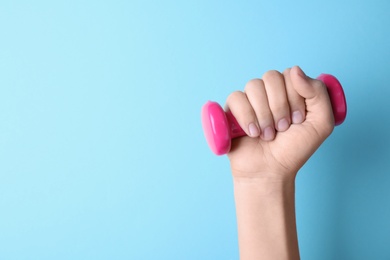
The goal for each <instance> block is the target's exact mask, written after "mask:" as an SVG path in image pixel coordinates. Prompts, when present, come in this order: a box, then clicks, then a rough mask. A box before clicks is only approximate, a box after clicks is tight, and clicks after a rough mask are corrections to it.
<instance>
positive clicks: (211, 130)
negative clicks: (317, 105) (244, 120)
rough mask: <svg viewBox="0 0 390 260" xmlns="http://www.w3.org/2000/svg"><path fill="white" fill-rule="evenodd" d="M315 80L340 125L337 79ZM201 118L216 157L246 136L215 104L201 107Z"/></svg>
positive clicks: (342, 110)
mask: <svg viewBox="0 0 390 260" xmlns="http://www.w3.org/2000/svg"><path fill="white" fill-rule="evenodd" d="M317 79H319V80H321V81H322V82H324V84H325V86H326V87H327V90H328V94H329V98H330V102H331V104H332V110H333V116H334V119H335V125H336V126H337V125H340V124H341V123H343V122H344V120H345V118H346V116H347V102H346V100H345V95H344V91H343V88H342V86H341V84H340V82H339V81H338V80H337V78H336V77H334V76H332V75H330V74H321V75H320V76H319V77H318V78H317ZM201 116H202V125H203V131H204V134H205V137H206V140H207V143H208V144H209V146H210V149H211V150H212V151H213V152H214V153H215V154H216V155H223V154H226V153H228V152H229V151H230V146H231V139H233V138H237V137H241V136H245V135H246V133H245V132H244V130H242V129H241V127H240V125H239V124H238V122H237V120H236V119H235V118H234V116H233V115H232V114H231V113H230V112H225V111H224V110H223V109H222V107H221V106H220V105H219V104H218V103H217V102H213V101H208V102H207V103H206V104H205V105H204V106H203V107H202V115H201Z"/></svg>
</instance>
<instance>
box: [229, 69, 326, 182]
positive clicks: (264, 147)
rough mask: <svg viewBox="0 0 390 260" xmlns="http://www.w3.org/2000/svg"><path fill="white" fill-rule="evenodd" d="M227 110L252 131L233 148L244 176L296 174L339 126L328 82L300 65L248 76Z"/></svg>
mask: <svg viewBox="0 0 390 260" xmlns="http://www.w3.org/2000/svg"><path fill="white" fill-rule="evenodd" d="M226 110H228V111H229V110H230V111H231V113H232V114H233V115H234V117H235V118H236V119H237V121H238V123H239V124H240V126H241V128H242V129H243V130H244V131H245V132H246V133H247V135H248V136H246V137H241V138H237V139H234V140H233V142H232V149H231V151H230V153H229V154H228V157H229V159H230V162H231V168H232V172H233V176H234V177H239V178H242V177H244V178H261V179H267V180H273V181H275V180H286V179H289V180H291V179H295V176H296V173H297V172H298V170H299V169H300V168H301V167H302V166H303V164H304V163H305V162H306V161H307V160H308V159H309V157H310V156H311V155H312V154H313V153H314V152H315V150H316V149H317V148H318V147H319V146H320V144H321V143H322V142H323V141H324V140H325V139H326V138H327V137H328V136H329V135H330V134H331V133H332V131H333V128H334V118H333V113H332V107H331V104H330V100H329V96H328V93H327V90H326V87H325V85H324V84H323V83H322V82H321V81H319V80H315V79H312V78H309V77H307V76H306V75H305V74H304V72H303V71H302V70H301V69H300V68H299V67H298V66H296V67H293V68H291V69H286V70H285V71H284V72H283V74H281V73H279V72H277V71H268V72H266V73H265V74H264V75H263V78H262V79H253V80H251V81H249V82H248V83H247V85H246V87H245V91H244V92H241V91H236V92H233V93H232V94H231V95H230V96H229V97H228V98H227V101H226Z"/></svg>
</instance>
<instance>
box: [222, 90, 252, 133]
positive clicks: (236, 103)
mask: <svg viewBox="0 0 390 260" xmlns="http://www.w3.org/2000/svg"><path fill="white" fill-rule="evenodd" d="M225 107H226V110H227V111H230V112H231V113H232V114H233V116H234V117H235V118H236V120H237V122H238V124H239V125H240V127H241V128H242V129H243V130H244V132H245V133H246V134H247V135H248V136H250V137H258V136H259V135H260V130H259V129H260V128H259V124H258V122H257V119H256V114H255V111H253V109H252V106H251V104H250V102H249V100H248V98H247V96H246V94H245V93H243V92H241V91H236V92H233V93H231V94H230V95H229V96H228V98H227V100H226V106H225Z"/></svg>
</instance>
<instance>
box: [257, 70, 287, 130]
mask: <svg viewBox="0 0 390 260" xmlns="http://www.w3.org/2000/svg"><path fill="white" fill-rule="evenodd" d="M263 80H264V84H265V89H266V92H267V97H268V104H269V107H270V109H271V112H272V116H273V119H274V124H275V128H276V129H277V130H278V131H286V130H287V129H288V128H289V127H290V124H291V119H290V106H289V103H288V99H287V92H286V86H285V82H284V77H283V75H282V74H281V73H280V72H278V71H274V70H271V71H268V72H266V73H265V74H264V76H263Z"/></svg>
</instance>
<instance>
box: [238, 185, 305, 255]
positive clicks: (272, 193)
mask: <svg viewBox="0 0 390 260" xmlns="http://www.w3.org/2000/svg"><path fill="white" fill-rule="evenodd" d="M234 195H235V201H236V212H237V225H238V240H239V248H240V259H241V260H249V259H254V260H255V259H256V260H258V259H267V260H272V259H278V260H284V259H289V260H290V259H294V260H295V259H299V250H298V238H297V231H296V222H295V196H294V195H295V183H294V180H289V181H269V180H267V181H264V180H259V179H247V178H234Z"/></svg>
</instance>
